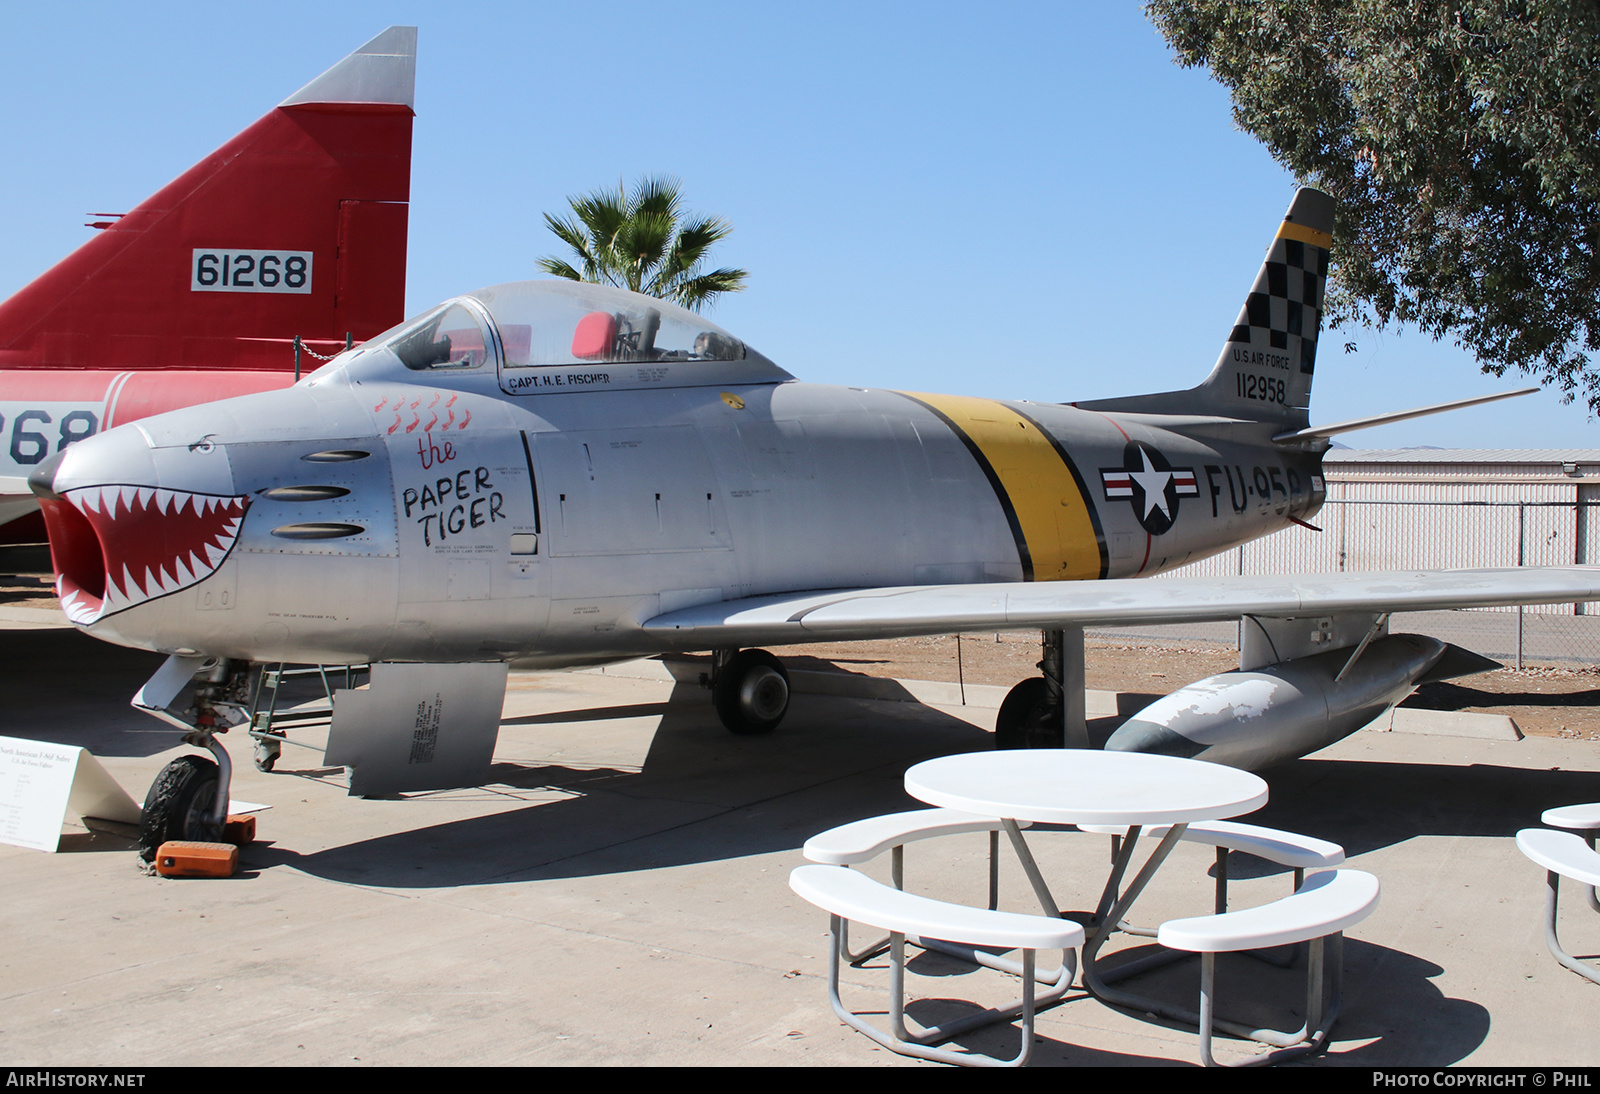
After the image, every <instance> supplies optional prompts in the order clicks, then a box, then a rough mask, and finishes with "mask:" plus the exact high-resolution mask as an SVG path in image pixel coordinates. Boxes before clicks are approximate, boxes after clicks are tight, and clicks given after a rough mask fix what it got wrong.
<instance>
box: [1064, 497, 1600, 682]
mask: <svg viewBox="0 0 1600 1094" xmlns="http://www.w3.org/2000/svg"><path fill="white" fill-rule="evenodd" d="M1597 509H1600V502H1592V501H1570V500H1567V501H1458V500H1452V501H1426V500H1409V499H1408V500H1399V499H1346V498H1340V499H1332V498H1330V499H1329V500H1328V501H1327V502H1326V503H1325V504H1324V506H1323V508H1322V511H1321V512H1320V513H1319V514H1318V515H1317V517H1316V522H1317V524H1318V525H1320V528H1321V530H1320V531H1313V530H1310V529H1302V528H1293V529H1289V530H1287V531H1284V532H1281V533H1279V534H1277V535H1274V536H1268V537H1267V538H1266V539H1262V540H1257V541H1256V542H1254V543H1248V544H1245V545H1244V546H1242V547H1238V548H1235V549H1233V550H1230V551H1226V552H1224V553H1222V554H1220V555H1215V556H1213V557H1211V558H1208V559H1205V560H1203V561H1201V562H1197V563H1193V564H1191V565H1189V566H1185V567H1183V568H1181V569H1178V570H1174V571H1173V573H1172V576H1195V577H1204V576H1221V575H1225V574H1262V575H1275V574H1296V573H1302V574H1303V573H1345V572H1348V573H1355V572H1360V571H1366V570H1401V569H1416V570H1442V569H1464V568H1465V569H1476V568H1489V567H1506V566H1571V565H1573V564H1575V563H1577V564H1584V563H1590V562H1600V512H1596V510H1597ZM1389 629H1390V630H1391V631H1394V632H1406V633H1412V634H1428V635H1432V636H1433V637H1435V638H1438V639H1441V640H1443V641H1446V642H1453V643H1455V644H1457V645H1460V646H1465V647H1466V648H1467V649H1470V650H1473V651H1475V652H1477V653H1481V654H1483V655H1485V656H1487V657H1493V658H1496V659H1499V660H1503V661H1506V662H1507V663H1508V664H1515V665H1516V667H1518V668H1521V667H1523V666H1524V665H1526V664H1529V663H1553V664H1563V663H1566V664H1571V663H1582V664H1591V665H1592V664H1597V663H1600V605H1596V604H1540V605H1530V606H1528V607H1526V608H1474V609H1469V610H1465V611H1453V612H1407V613H1397V614H1395V615H1394V616H1393V617H1392V618H1391V619H1390V620H1389ZM1092 633H1094V634H1096V635H1098V636H1100V637H1104V638H1108V639H1115V638H1117V637H1119V636H1121V637H1126V638H1130V639H1137V640H1150V639H1158V640H1162V641H1179V642H1197V643H1226V644H1229V645H1236V644H1237V642H1238V625H1237V624H1236V623H1211V624H1193V625H1184V626H1172V627H1126V628H1117V629H1115V630H1104V631H1094V632H1092Z"/></svg>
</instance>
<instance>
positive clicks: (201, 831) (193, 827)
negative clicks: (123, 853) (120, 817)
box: [139, 756, 221, 862]
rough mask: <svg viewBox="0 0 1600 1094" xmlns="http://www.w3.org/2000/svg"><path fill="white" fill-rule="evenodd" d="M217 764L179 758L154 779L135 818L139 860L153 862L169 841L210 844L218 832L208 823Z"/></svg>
mask: <svg viewBox="0 0 1600 1094" xmlns="http://www.w3.org/2000/svg"><path fill="white" fill-rule="evenodd" d="M217 782H218V775H217V765H216V762H215V761H213V760H208V759H205V758H203V757H200V756H179V757H178V758H177V759H176V760H173V761H172V762H171V763H170V764H168V765H167V766H166V767H163V768H162V769H161V774H159V775H157V776H156V781H155V782H153V783H151V784H150V793H149V794H147V795H145V799H144V812H143V813H142V814H140V817H139V857H140V858H142V859H144V861H146V862H153V861H155V857H156V851H157V850H158V849H159V848H160V847H161V845H162V844H163V843H165V842H167V841H168V840H171V839H181V840H203V841H212V840H215V839H217V838H218V837H219V836H220V835H221V833H220V832H218V831H217V830H216V827H215V825H213V824H212V823H211V810H212V808H213V806H215V805H216V801H217Z"/></svg>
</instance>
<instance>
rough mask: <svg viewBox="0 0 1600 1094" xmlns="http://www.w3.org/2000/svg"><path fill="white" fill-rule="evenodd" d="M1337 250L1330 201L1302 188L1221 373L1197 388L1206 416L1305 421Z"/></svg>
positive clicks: (1241, 317)
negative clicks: (1326, 290)
mask: <svg viewBox="0 0 1600 1094" xmlns="http://www.w3.org/2000/svg"><path fill="white" fill-rule="evenodd" d="M1332 245H1333V199H1332V198H1331V197H1329V196H1328V195H1327V194H1324V193H1322V192H1321V191H1320V190H1312V189H1310V188H1302V189H1301V190H1300V191H1299V192H1298V193H1296V194H1295V196H1294V201H1292V202H1290V204H1289V211H1288V212H1287V213H1285V214H1284V215H1283V224H1282V225H1280V226H1279V228H1278V234H1277V236H1276V237H1275V238H1274V239H1273V241H1272V245H1271V246H1270V247H1268V248H1267V257H1266V259H1265V260H1264V261H1263V262H1262V263H1261V271H1260V272H1259V273H1257V274H1256V282H1255V284H1254V285H1253V286H1252V287H1251V289H1250V295H1249V296H1247V297H1246V298H1245V302H1244V307H1243V308H1241V309H1240V310H1239V318H1238V320H1237V321H1236V322H1235V323H1234V326H1233V330H1232V331H1231V332H1230V333H1229V335H1228V342H1227V344H1226V345H1224V346H1223V347H1222V356H1221V357H1219V358H1218V359H1217V367H1216V368H1215V369H1213V370H1212V373H1211V375H1210V377H1208V378H1207V380H1206V382H1205V383H1204V384H1202V385H1200V387H1199V388H1198V389H1196V390H1197V393H1198V394H1201V395H1202V397H1203V398H1204V399H1205V401H1206V402H1207V403H1208V404H1209V405H1208V406H1207V408H1206V411H1204V412H1205V413H1222V414H1226V415H1228V416H1229V417H1238V418H1255V419H1273V420H1279V419H1281V420H1283V421H1286V422H1287V421H1292V420H1301V421H1303V420H1304V419H1305V416H1306V411H1307V410H1308V409H1309V407H1310V406H1311V377H1312V373H1313V371H1314V369H1315V368H1316V363H1317V334H1318V333H1319V332H1320V331H1321V329H1322V289H1323V283H1324V282H1325V281H1326V280H1327V277H1328V249H1329V248H1330V247H1331V246H1332Z"/></svg>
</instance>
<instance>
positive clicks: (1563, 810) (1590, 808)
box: [1539, 802, 1600, 832]
mask: <svg viewBox="0 0 1600 1094" xmlns="http://www.w3.org/2000/svg"><path fill="white" fill-rule="evenodd" d="M1539 819H1540V820H1541V821H1543V822H1544V823H1545V824H1548V825H1549V826H1550V827H1552V828H1567V829H1572V830H1575V831H1580V832H1582V831H1588V830H1591V829H1595V828H1600V802H1590V803H1588V804H1585V805H1559V806H1557V807H1556V808H1554V809H1546V810H1545V811H1544V813H1543V815H1542V816H1540V817H1539Z"/></svg>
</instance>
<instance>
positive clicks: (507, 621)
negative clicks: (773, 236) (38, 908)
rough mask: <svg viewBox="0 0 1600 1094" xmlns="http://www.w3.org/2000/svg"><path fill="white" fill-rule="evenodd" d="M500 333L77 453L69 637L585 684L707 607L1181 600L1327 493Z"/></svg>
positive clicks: (1024, 410) (1307, 483)
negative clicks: (648, 629) (1133, 590)
mask: <svg viewBox="0 0 1600 1094" xmlns="http://www.w3.org/2000/svg"><path fill="white" fill-rule="evenodd" d="M632 299H642V298H632ZM619 314H620V313H619ZM685 314H687V313H685ZM484 321H485V324H486V326H487V329H488V334H486V335H485V336H484V338H483V341H482V344H481V345H482V348H481V350H480V351H479V353H478V354H477V356H476V357H472V358H469V357H462V356H460V355H459V354H458V355H457V358H456V359H454V360H452V361H448V362H443V367H419V366H418V365H417V364H415V363H411V364H409V366H403V365H402V364H400V362H399V361H398V360H397V359H396V352H398V353H399V354H400V355H401V356H404V354H405V352H406V350H405V349H404V344H402V343H396V344H397V345H401V348H400V349H399V350H397V351H394V352H391V351H389V350H385V349H383V348H382V344H383V339H381V338H380V339H377V340H375V342H374V347H373V348H370V349H365V350H358V351H355V352H353V353H349V354H346V355H344V356H342V357H341V358H340V359H338V360H336V361H335V362H333V363H332V364H330V365H329V366H327V367H326V368H324V369H323V370H322V371H320V372H319V373H317V374H316V375H315V376H313V377H311V378H309V379H308V380H306V381H303V382H302V383H300V384H298V385H296V386H294V387H292V388H289V389H287V390H281V391H271V392H264V393H261V394H256V395H250V396H246V397H243V398H237V399H231V400H227V401H224V402H221V403H217V404H213V405H210V406H206V407H196V408H191V409H187V410H180V411H175V412H172V413H168V414H162V415H157V416H155V417H151V418H147V419H145V420H143V421H141V422H139V423H136V424H134V425H130V426H124V427H119V428H117V429H113V430H110V431H107V432H105V433H103V434H101V435H99V436H96V437H93V438H89V439H87V440H84V441H81V442H79V443H77V444H74V445H72V446H71V448H69V449H68V450H67V452H66V454H65V455H63V456H62V457H60V458H59V459H57V460H55V461H52V462H51V463H50V464H49V465H47V466H46V467H44V469H43V470H42V471H41V473H40V475H39V476H36V478H35V481H36V482H37V483H40V485H41V489H42V490H43V492H44V495H45V497H46V504H45V510H46V519H47V521H49V523H50V530H51V539H52V544H53V549H54V551H55V557H56V564H57V570H58V573H59V574H60V575H61V577H60V589H61V592H62V596H63V602H64V605H65V607H66V608H67V611H68V614H69V616H71V617H72V618H73V619H74V621H75V622H77V623H78V624H79V625H80V626H82V627H84V628H85V629H86V630H88V631H89V632H90V633H93V634H95V635H97V636H100V637H103V638H106V639H108V640H110V641H114V642H119V643H122V644H125V645H132V646H138V647H143V648H149V649H154V650H162V651H167V652H172V651H182V650H189V651H198V652H201V653H205V654H210V655H216V656H222V657H229V658H239V659H249V660H257V661H279V660H282V661H299V662H324V663H335V662H355V661H407V660H427V661H440V660H459V661H474V660H497V659H508V658H531V659H533V660H535V661H537V662H540V663H544V664H548V665H561V664H577V663H585V662H596V661H605V660H611V659H616V658H621V657H628V656H635V655H639V654H643V653H650V652H658V651H660V650H661V649H662V648H663V647H662V642H663V641H670V639H665V638H661V637H647V636H646V635H645V634H644V633H643V632H641V630H640V624H641V623H643V622H644V621H645V620H647V619H650V618H652V617H654V616H656V615H659V614H661V613H664V612H668V611H673V610H676V609H679V608H684V607H689V606H692V605H695V604H700V603H705V602H715V601H723V600H730V599H737V598H742V597H750V596H757V595H762V594H768V593H780V592H789V591H797V590H820V589H833V588H861V587H887V586H903V585H929V584H946V583H972V582H1007V581H1024V580H1034V581H1043V580H1094V579H1097V578H1105V577H1129V576H1134V575H1140V574H1153V573H1158V572H1160V571H1163V570H1168V569H1172V568H1173V567H1176V566H1179V565H1182V564H1184V563H1186V562H1190V561H1193V560H1195V559H1198V558H1202V557H1205V556H1207V555H1210V554H1214V553H1216V552H1218V551H1222V550H1226V549H1228V548H1230V547H1233V546H1236V545H1237V544H1240V543H1243V542H1246V541H1248V540H1251V539H1254V538H1257V537H1260V536H1262V535H1265V534H1267V533H1269V532H1272V531H1275V530H1278V529H1281V528H1283V527H1285V526H1286V525H1287V524H1288V523H1290V521H1291V519H1294V520H1304V519H1306V518H1307V517H1309V516H1310V515H1311V514H1312V513H1314V512H1315V510H1316V509H1317V508H1318V507H1319V506H1320V504H1321V502H1322V498H1323V486H1322V479H1321V470H1320V460H1319V456H1318V454H1317V453H1316V452H1314V451H1305V450H1297V449H1286V448H1284V447H1282V446H1274V445H1273V444H1272V443H1271V441H1270V436H1269V433H1270V427H1263V426H1262V425H1261V424H1260V423H1249V422H1242V421H1231V420H1223V419H1200V418H1195V419H1184V418H1175V417H1167V416H1158V415H1149V414H1115V413H1106V412H1101V411H1091V410H1083V409H1077V408H1074V407H1072V406H1067V405H1058V404H1048V403H1032V402H1001V401H994V400H987V399H978V398H972V397H966V396H937V395H928V394H921V393H907V392H897V391H887V390H877V389H868V388H854V387H848V388H847V387H833V386H825V385H818V384H808V383H802V382H799V381H795V380H793V379H791V378H789V377H788V375H787V374H786V373H783V372H782V371H781V370H778V369H777V368H776V367H775V366H772V365H771V364H770V362H767V361H766V360H765V359H764V358H761V357H759V355H757V354H754V353H753V351H751V352H749V353H748V354H747V355H744V356H742V357H741V359H738V360H732V359H729V360H722V359H711V358H707V359H694V360H690V359H689V355H688V354H687V353H684V354H679V355H678V356H676V357H674V356H672V355H671V354H670V353H668V354H666V355H665V356H663V358H662V359H661V361H659V362H654V363H652V362H645V361H638V360H634V361H625V362H617V361H613V362H609V363H588V362H579V363H577V364H572V363H567V364H562V365H550V366H539V367H533V366H526V367H521V368H517V367H513V365H514V363H515V362H514V359H515V358H516V357H517V356H518V353H517V350H516V349H515V347H513V346H511V345H509V344H508V343H511V342H513V341H515V340H516V336H515V335H514V334H513V335H508V334H507V333H506V332H505V331H504V330H496V329H495V328H494V326H493V323H492V321H490V320H487V319H485V320H484ZM501 325H502V326H505V324H503V323H502V324H501ZM435 327H437V321H436V322H435ZM430 329H431V328H430ZM432 336H433V335H431V334H430V337H432ZM609 336H610V335H608V337H609ZM569 337H570V336H569ZM663 337H665V336H664V335H663ZM456 340H457V343H458V345H459V344H461V342H462V338H461V336H460V333H459V331H458V332H457V334H456ZM412 341H413V342H414V341H415V339H414V338H413V339H412ZM700 344H703V341H702V342H701V343H697V345H700ZM574 345H575V346H576V345H577V343H576V342H575V343H574ZM687 640H689V639H686V641H687Z"/></svg>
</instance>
